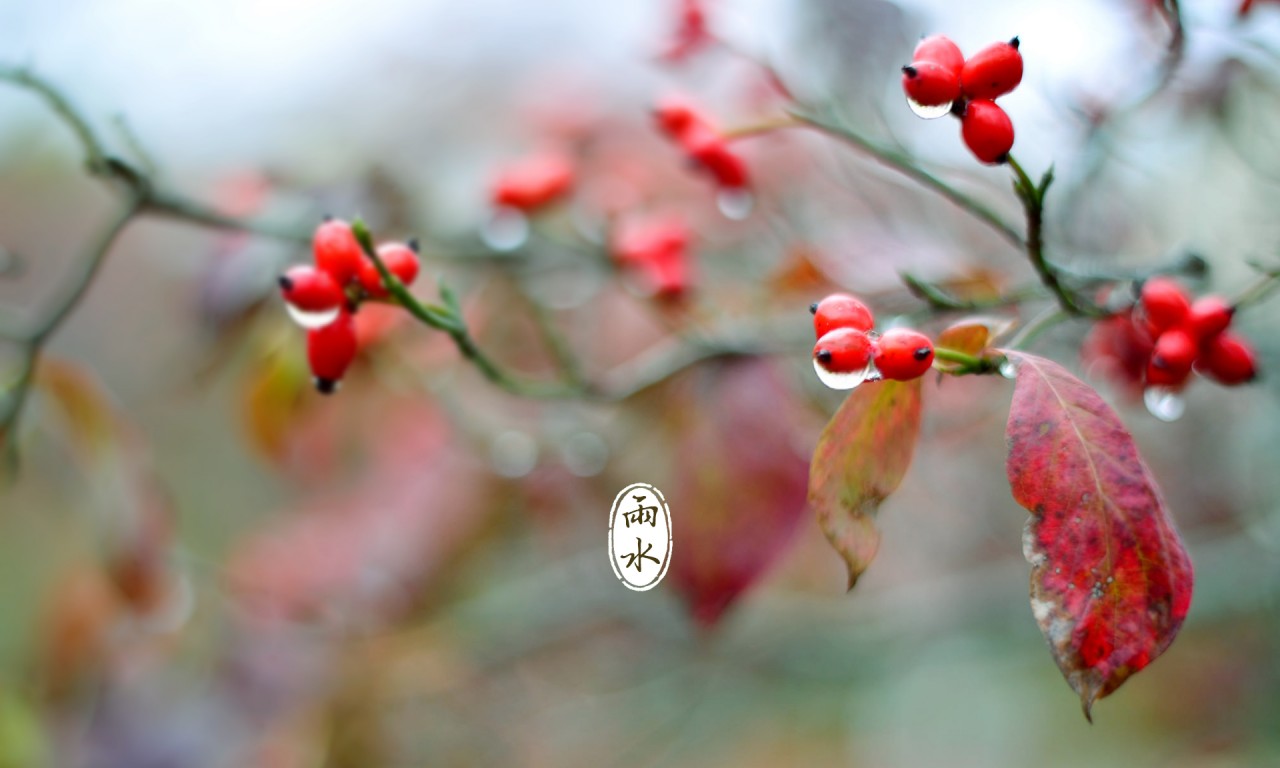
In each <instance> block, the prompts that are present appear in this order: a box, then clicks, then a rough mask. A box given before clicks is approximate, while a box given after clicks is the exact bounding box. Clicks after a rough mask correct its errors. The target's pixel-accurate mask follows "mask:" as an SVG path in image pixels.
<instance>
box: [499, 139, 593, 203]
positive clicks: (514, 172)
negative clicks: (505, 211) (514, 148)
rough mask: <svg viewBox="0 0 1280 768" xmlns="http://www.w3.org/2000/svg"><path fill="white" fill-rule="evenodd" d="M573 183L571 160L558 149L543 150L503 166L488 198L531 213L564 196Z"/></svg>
mask: <svg viewBox="0 0 1280 768" xmlns="http://www.w3.org/2000/svg"><path fill="white" fill-rule="evenodd" d="M573 183H574V169H573V161H572V160H571V159H570V158H569V157H567V156H565V155H563V154H561V153H559V152H542V153H539V154H535V155H530V156H528V157H525V158H523V159H521V160H518V161H516V162H514V163H512V164H510V165H508V166H507V167H505V168H503V169H502V170H501V171H500V172H499V173H498V175H497V177H496V178H495V179H494V182H493V187H492V190H491V193H490V199H491V201H492V202H493V204H494V205H497V206H506V207H508V208H515V209H516V210H519V211H524V212H525V213H530V212H533V211H535V210H537V209H539V208H543V207H545V206H547V205H549V204H551V203H554V202H556V201H557V200H559V199H560V198H562V197H564V196H565V195H566V194H567V193H568V192H569V190H570V189H571V188H572V187H573Z"/></svg>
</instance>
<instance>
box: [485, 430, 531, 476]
mask: <svg viewBox="0 0 1280 768" xmlns="http://www.w3.org/2000/svg"><path fill="white" fill-rule="evenodd" d="M489 461H490V462H491V463H492V464H493V471H494V472H497V473H498V474H499V475H502V476H503V477H512V478H515V477H524V476H525V475H527V474H529V473H530V472H532V471H533V468H534V467H535V466H536V465H537V463H538V444H537V443H536V442H534V440H533V438H532V437H529V436H528V435H526V434H525V433H524V432H517V431H515V430H509V431H507V432H503V433H502V434H500V435H498V436H497V437H496V438H494V440H493V444H492V445H490V446H489Z"/></svg>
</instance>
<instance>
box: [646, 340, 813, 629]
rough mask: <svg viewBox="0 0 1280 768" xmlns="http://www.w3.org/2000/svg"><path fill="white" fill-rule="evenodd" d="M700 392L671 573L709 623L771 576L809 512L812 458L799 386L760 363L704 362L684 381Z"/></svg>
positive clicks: (679, 447) (684, 433)
mask: <svg viewBox="0 0 1280 768" xmlns="http://www.w3.org/2000/svg"><path fill="white" fill-rule="evenodd" d="M684 383H685V384H686V385H689V386H686V387H685V388H684V391H683V392H682V393H681V395H682V396H688V397H691V398H693V403H692V404H693V405H695V407H692V408H690V409H689V412H691V413H697V414H699V417H698V418H696V419H690V420H688V421H687V422H686V423H685V424H684V425H683V429H682V430H681V432H680V433H679V434H678V435H677V436H676V439H675V446H674V449H675V457H676V459H677V462H678V465H677V469H676V486H675V488H674V492H673V493H672V494H671V497H670V498H671V500H672V504H673V509H672V513H671V517H672V526H673V531H672V533H673V535H674V537H675V541H676V545H675V546H676V555H675V556H674V558H673V560H672V563H671V579H672V581H673V582H674V583H675V586H676V589H677V590H679V591H680V593H681V594H682V596H683V597H684V599H685V602H686V603H687V604H688V606H689V611H690V613H691V614H692V615H693V617H694V619H695V620H696V621H698V622H699V623H700V624H702V625H704V626H706V625H711V624H714V623H715V622H717V621H718V620H719V619H720V618H721V616H722V615H723V613H724V611H725V610H726V609H727V608H728V607H729V606H730V605H732V603H733V602H734V601H735V600H736V599H737V598H738V597H739V596H740V595H741V594H742V593H743V592H744V591H746V590H747V589H749V588H750V587H751V586H752V585H754V584H755V583H756V582H757V581H758V580H759V579H760V577H761V576H763V575H764V574H765V573H766V572H767V571H768V569H769V567H770V566H772V565H773V563H774V562H775V561H776V560H777V559H778V557H779V556H780V555H781V554H782V553H783V552H784V551H786V547H787V546H788V545H789V544H790V543H791V540H792V539H793V538H794V534H795V532H796V530H797V529H798V528H799V524H800V521H801V520H803V519H804V511H805V503H804V494H805V460H804V457H803V456H802V455H801V454H800V453H799V452H798V451H796V450H795V449H794V448H793V442H792V441H790V440H788V439H787V436H788V435H789V434H790V433H791V432H792V431H793V430H794V423H795V419H794V413H793V411H792V409H791V406H790V402H791V393H790V392H789V391H788V389H787V387H786V385H785V383H784V381H783V379H782V377H781V376H780V375H779V373H778V371H777V369H776V368H775V367H774V366H773V365H771V364H770V363H768V362H765V361H761V360H745V361H734V362H731V363H727V364H716V365H712V366H705V367H703V368H702V369H701V370H698V371H696V372H695V374H694V376H693V377H690V378H689V379H688V380H687V381H685V382H684Z"/></svg>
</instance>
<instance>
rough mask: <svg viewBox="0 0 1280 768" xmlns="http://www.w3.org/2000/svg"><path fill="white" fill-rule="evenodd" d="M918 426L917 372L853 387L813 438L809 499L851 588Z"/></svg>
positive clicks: (867, 559) (875, 543) (876, 541)
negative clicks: (914, 376)
mask: <svg viewBox="0 0 1280 768" xmlns="http://www.w3.org/2000/svg"><path fill="white" fill-rule="evenodd" d="M919 433H920V379H915V380H913V381H907V382H901V381H884V382H877V383H872V384H865V385H863V386H860V387H858V388H857V389H855V390H854V391H853V392H852V393H851V394H850V395H849V397H848V398H846V399H845V401H844V404H843V405H841V406H840V410H838V411H836V415H835V416H833V417H832V418H831V421H830V422H828V423H827V426H826V428H825V429H824V430H823V431H822V436H821V437H820V438H819V439H818V447H817V450H815V451H814V453H813V461H812V463H811V464H810V466H809V505H810V506H811V507H813V509H814V510H815V511H816V512H817V513H818V524H819V526H821V527H822V532H823V533H825V534H826V535H827V539H828V540H830V542H831V545H832V546H833V547H835V548H836V551H837V552H839V553H840V556H841V557H842V558H844V561H845V564H846V565H847V566H848V568H849V589H853V587H854V585H855V584H856V583H857V582H858V577H859V576H861V575H862V572H863V571H865V570H866V569H867V566H868V565H870V564H871V561H872V560H873V559H875V556H876V551H877V550H878V549H879V548H880V532H879V531H878V530H876V526H875V515H876V511H877V510H878V509H879V508H880V503H881V502H883V501H884V500H885V498H886V497H888V495H889V494H891V493H893V492H894V490H896V489H897V487H898V484H899V483H900V482H902V476H903V475H905V474H906V472H907V468H908V467H909V466H911V454H912V453H913V452H914V451H915V445H916V438H917V436H918V435H919Z"/></svg>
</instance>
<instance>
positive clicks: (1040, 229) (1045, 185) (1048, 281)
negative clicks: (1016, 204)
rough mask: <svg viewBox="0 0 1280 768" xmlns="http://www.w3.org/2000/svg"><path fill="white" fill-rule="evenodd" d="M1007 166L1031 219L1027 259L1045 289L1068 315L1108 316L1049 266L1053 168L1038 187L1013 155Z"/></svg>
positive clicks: (1014, 186)
mask: <svg viewBox="0 0 1280 768" xmlns="http://www.w3.org/2000/svg"><path fill="white" fill-rule="evenodd" d="M1007 162H1008V163H1009V167H1010V168H1011V169H1013V175H1014V182H1013V190H1014V192H1016V193H1017V195H1018V199H1019V200H1021V201H1022V208H1023V210H1024V211H1025V212H1026V215H1027V240H1026V251H1027V258H1028V259H1029V260H1030V261H1031V266H1032V268H1034V269H1035V271H1036V274H1037V275H1038V276H1039V277H1040V282H1041V283H1044V287H1046V288H1048V289H1049V292H1050V293H1052V294H1053V296H1054V298H1056V299H1057V301H1058V305H1059V306H1061V307H1062V309H1063V311H1065V312H1066V313H1067V314H1069V315H1073V316H1078V317H1102V316H1104V315H1105V314H1106V313H1105V312H1104V311H1103V310H1102V309H1101V308H1099V307H1096V306H1094V305H1093V304H1092V303H1090V302H1087V301H1085V300H1084V299H1082V298H1081V297H1079V296H1077V295H1076V294H1075V292H1073V291H1072V290H1070V289H1069V288H1067V286H1065V285H1064V284H1063V283H1062V280H1061V278H1060V277H1059V274H1058V270H1057V268H1056V267H1054V265H1052V264H1050V263H1049V259H1048V257H1047V256H1046V255H1045V250H1044V196H1045V193H1046V192H1048V190H1049V185H1050V184H1052V183H1053V168H1050V169H1049V170H1048V171H1046V172H1045V174H1044V176H1043V177H1041V179H1040V183H1039V184H1038V185H1037V184H1036V183H1035V182H1033V181H1032V180H1031V177H1030V176H1028V175H1027V172H1026V171H1025V170H1023V168H1022V164H1021V163H1019V162H1018V161H1017V159H1015V158H1014V157H1013V155H1009V156H1008V158H1007Z"/></svg>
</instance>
